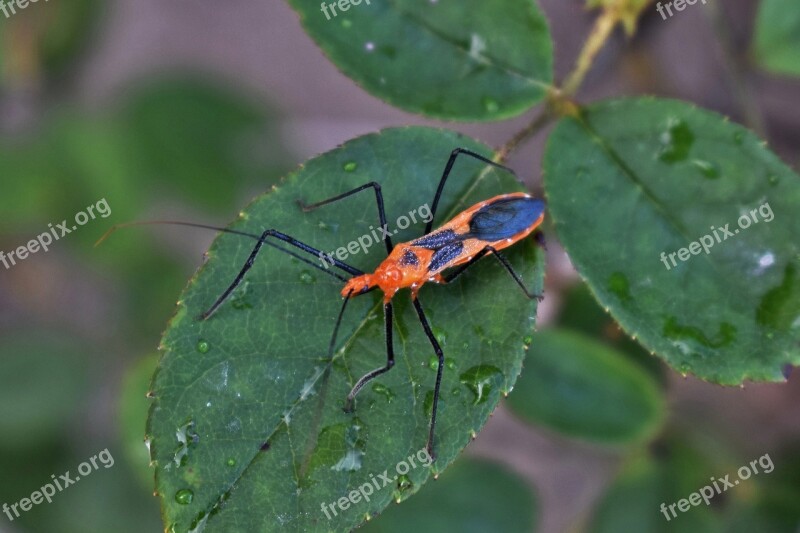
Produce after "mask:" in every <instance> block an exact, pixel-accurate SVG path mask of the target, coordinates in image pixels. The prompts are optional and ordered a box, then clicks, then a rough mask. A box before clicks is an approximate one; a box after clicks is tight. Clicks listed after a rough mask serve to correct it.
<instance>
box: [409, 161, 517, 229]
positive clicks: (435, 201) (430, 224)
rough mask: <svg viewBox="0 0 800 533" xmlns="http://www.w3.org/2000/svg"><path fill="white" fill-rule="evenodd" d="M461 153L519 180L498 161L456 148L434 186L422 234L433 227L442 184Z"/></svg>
mask: <svg viewBox="0 0 800 533" xmlns="http://www.w3.org/2000/svg"><path fill="white" fill-rule="evenodd" d="M461 154H464V155H468V156H470V157H474V158H475V159H477V160H478V161H483V162H484V163H486V164H487V165H492V166H493V167H496V168H500V169H503V170H506V171H508V172H510V173H511V174H512V175H513V176H514V177H515V178H517V180H519V178H518V177H517V174H516V173H515V172H514V171H513V170H511V169H510V168H508V167H506V166H504V165H501V164H500V163H495V162H494V161H492V160H491V159H488V158H486V157H484V156H482V155H480V154H478V153H475V152H473V151H472V150H467V149H466V148H456V149H455V150H453V151H452V153H451V154H450V159H448V160H447V165H445V167H444V172H443V173H442V177H441V179H440V180H439V186H438V187H437V188H436V195H435V196H434V197H433V206H432V207H431V219H430V220H429V221H428V224H427V225H426V226H425V233H423V235H427V234H428V233H430V232H431V229H432V228H433V219H434V217H435V216H436V208H437V207H438V206H439V198H440V197H441V196H442V191H443V190H444V184H445V182H446V181H447V178H448V177H449V176H450V171H451V170H453V165H455V163H456V158H457V157H458V156H459V155H461Z"/></svg>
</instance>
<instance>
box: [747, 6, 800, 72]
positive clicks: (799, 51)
mask: <svg viewBox="0 0 800 533" xmlns="http://www.w3.org/2000/svg"><path fill="white" fill-rule="evenodd" d="M753 49H754V50H753V55H754V57H755V60H756V62H757V63H759V64H760V65H761V66H762V67H764V68H765V69H767V70H771V71H773V72H776V73H778V74H789V75H793V76H800V5H798V3H797V1H796V0H761V2H760V3H759V7H758V16H757V18H756V24H755V35H754V37H753Z"/></svg>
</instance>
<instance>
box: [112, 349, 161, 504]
mask: <svg viewBox="0 0 800 533" xmlns="http://www.w3.org/2000/svg"><path fill="white" fill-rule="evenodd" d="M157 365H158V357H157V356H155V355H150V356H147V357H144V358H142V359H140V360H139V361H136V363H135V364H134V365H132V366H131V367H130V368H129V369H128V370H127V372H126V373H125V379H124V380H123V382H122V390H121V392H120V399H119V431H120V436H121V440H122V445H123V450H122V451H123V452H124V453H125V459H127V461H128V464H129V465H130V467H131V470H133V472H134V473H135V474H136V476H137V478H138V479H139V480H140V481H141V482H142V484H143V485H144V486H145V487H147V488H148V489H152V486H153V480H152V471H151V468H150V455H149V453H148V452H147V447H146V446H145V443H144V428H145V425H146V423H147V410H148V408H149V407H150V402H149V401H148V400H147V396H146V395H147V393H148V392H149V391H150V381H151V379H152V375H153V372H154V371H155V369H156V366H157Z"/></svg>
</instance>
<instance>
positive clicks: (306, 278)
mask: <svg viewBox="0 0 800 533" xmlns="http://www.w3.org/2000/svg"><path fill="white" fill-rule="evenodd" d="M300 281H302V282H303V283H314V282H315V281H317V278H315V277H314V276H312V275H311V272H309V271H308V270H303V271H302V272H301V273H300Z"/></svg>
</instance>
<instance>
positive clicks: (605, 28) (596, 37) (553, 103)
mask: <svg viewBox="0 0 800 533" xmlns="http://www.w3.org/2000/svg"><path fill="white" fill-rule="evenodd" d="M619 13H620V12H619V11H618V10H616V9H609V8H606V9H604V10H603V13H602V14H601V15H600V17H599V18H598V19H597V21H596V22H595V24H594V28H592V32H591V33H590V34H589V37H588V38H587V40H586V43H584V45H583V49H582V50H581V53H580V55H579V56H578V60H577V61H576V63H575V68H574V69H573V71H572V73H570V75H569V76H567V79H566V81H565V82H564V85H563V88H561V89H559V88H558V87H553V88H552V89H551V91H550V94H549V95H548V99H547V102H546V104H545V107H544V109H543V110H542V111H541V112H540V113H539V114H538V115H536V117H535V118H534V119H533V120H532V121H531V122H530V123H529V124H528V125H527V126H525V127H524V128H523V129H522V130H520V131H518V132H517V133H515V134H514V135H513V136H512V137H511V139H509V140H508V142H506V143H505V144H503V145H502V146H500V147H499V148H498V149H497V150H495V153H494V160H495V161H496V162H498V163H503V162H504V161H505V160H506V159H507V158H508V156H509V155H510V154H511V152H513V151H514V150H516V149H517V148H518V147H519V145H521V144H522V143H523V142H525V141H527V140H528V139H529V138H531V137H533V136H534V135H536V134H537V133H538V132H539V131H541V130H542V129H543V128H544V127H545V126H547V125H548V124H549V123H550V122H551V121H552V120H553V119H554V118H556V117H558V116H562V115H565V114H569V113H570V111H571V110H575V109H576V106H575V105H574V104H573V103H572V102H570V101H569V97H571V96H572V95H574V94H575V92H576V91H577V90H578V88H579V87H580V86H581V84H582V83H583V79H584V78H585V77H586V73H587V72H588V71H589V69H590V68H591V66H592V64H593V63H594V60H595V58H596V57H597V54H598V53H599V52H600V50H601V49H602V48H603V46H604V45H605V43H606V41H607V40H608V38H609V37H610V36H611V32H612V31H613V30H614V27H615V26H616V25H617V24H618V23H619V22H620V20H621V18H620V14H619Z"/></svg>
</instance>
